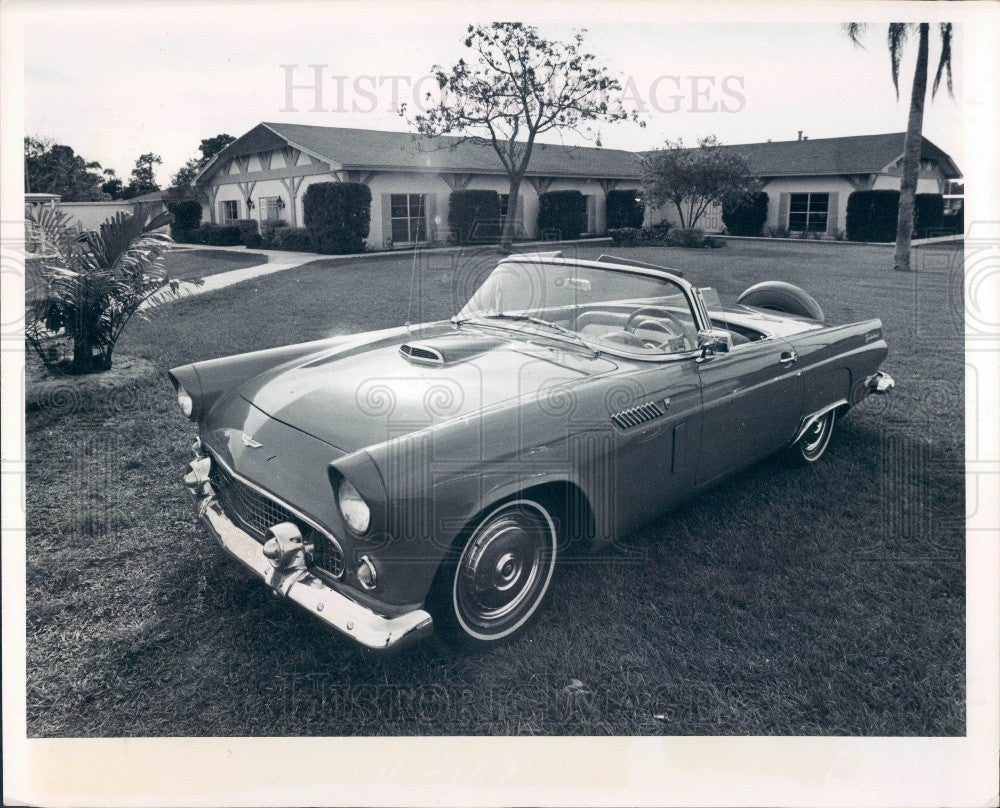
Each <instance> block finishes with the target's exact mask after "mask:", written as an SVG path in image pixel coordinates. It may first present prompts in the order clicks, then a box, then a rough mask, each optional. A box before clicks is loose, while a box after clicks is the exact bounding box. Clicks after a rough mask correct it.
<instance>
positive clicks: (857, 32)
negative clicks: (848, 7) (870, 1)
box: [842, 22, 868, 48]
mask: <svg viewBox="0 0 1000 808" xmlns="http://www.w3.org/2000/svg"><path fill="white" fill-rule="evenodd" d="M842 27H843V29H844V33H845V34H847V37H848V39H850V40H851V42H853V43H854V44H855V45H857V46H858V47H859V48H864V43H863V42H862V41H861V37H862V35H863V34H864V32H865V29H866V28H867V27H868V25H867V23H863V22H845V23H844V24H843V26H842Z"/></svg>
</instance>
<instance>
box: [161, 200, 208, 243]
mask: <svg viewBox="0 0 1000 808" xmlns="http://www.w3.org/2000/svg"><path fill="white" fill-rule="evenodd" d="M167 210H169V211H170V212H171V213H172V214H174V220H173V222H172V223H171V224H170V237H171V238H172V239H173V240H174V241H182V242H183V241H188V240H190V238H191V233H192V231H194V230H197V229H198V227H199V226H200V225H201V213H202V211H201V205H199V204H198V203H197V202H195V201H194V200H193V199H186V200H184V201H183V202H169V203H167Z"/></svg>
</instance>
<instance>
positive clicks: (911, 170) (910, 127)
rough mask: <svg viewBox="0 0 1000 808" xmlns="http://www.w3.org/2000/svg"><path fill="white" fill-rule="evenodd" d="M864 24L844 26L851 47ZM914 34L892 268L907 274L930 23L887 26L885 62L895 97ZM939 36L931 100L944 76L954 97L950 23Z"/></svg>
mask: <svg viewBox="0 0 1000 808" xmlns="http://www.w3.org/2000/svg"><path fill="white" fill-rule="evenodd" d="M865 28H866V25H865V23H858V22H850V23H846V24H845V25H844V29H845V31H846V32H847V35H848V37H850V39H851V41H852V42H853V43H854V44H855V45H861V35H862V33H863V32H864V30H865ZM914 30H916V32H917V65H916V69H915V70H914V73H913V88H912V90H911V92H910V114H909V118H908V119H907V122H906V141H905V145H904V147H903V176H902V179H901V181H900V185H899V218H898V220H897V224H896V259H895V269H896V270H897V271H899V272H909V271H910V242H911V240H912V239H913V215H914V199H915V197H916V194H917V172H918V170H919V169H920V151H921V148H922V146H923V141H924V135H923V129H924V102H925V101H926V99H927V62H928V51H929V42H928V40H929V39H930V23H926V22H922V23H906V22H893V23H890V24H889V29H888V37H887V42H888V46H889V61H890V64H891V68H892V84H893V86H894V87H895V88H896V98H897V99H898V98H899V64H900V62H901V61H902V59H903V50H904V48H905V46H906V41H907V39H909V37H910V34H912V33H913V32H914ZM938 30H939V31H940V34H941V56H940V57H939V58H938V65H937V71H936V72H935V74H934V86H933V88H932V89H931V98H934V97H935V96H936V95H937V91H938V87H939V86H940V84H941V79H942V77H944V79H945V84H946V86H947V88H948V95H951V96H954V92H953V88H952V80H951V34H952V30H951V23H950V22H943V23H940V24H939V26H938Z"/></svg>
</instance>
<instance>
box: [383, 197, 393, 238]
mask: <svg viewBox="0 0 1000 808" xmlns="http://www.w3.org/2000/svg"><path fill="white" fill-rule="evenodd" d="M382 246H383V247H391V246H392V194H382Z"/></svg>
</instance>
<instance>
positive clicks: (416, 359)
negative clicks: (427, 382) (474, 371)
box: [399, 334, 507, 367]
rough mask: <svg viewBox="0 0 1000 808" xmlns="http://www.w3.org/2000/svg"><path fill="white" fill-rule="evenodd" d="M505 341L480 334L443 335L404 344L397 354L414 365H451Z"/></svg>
mask: <svg viewBox="0 0 1000 808" xmlns="http://www.w3.org/2000/svg"><path fill="white" fill-rule="evenodd" d="M506 342H507V340H504V339H499V338H497V337H488V336H484V335H480V334H445V335H443V336H440V337H430V338H429V339H422V340H415V341H413V342H404V343H403V344H402V345H400V346H399V353H400V354H401V355H402V356H403V357H404V358H405V359H407V360H409V361H410V362H412V363H413V364H415V365H428V366H430V367H441V366H442V365H453V364H455V363H457V362H463V361H465V360H467V359H473V358H474V357H477V356H480V355H481V354H484V353H486V352H487V351H491V350H493V349H494V348H497V347H499V346H501V345H503V344H504V343H506Z"/></svg>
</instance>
